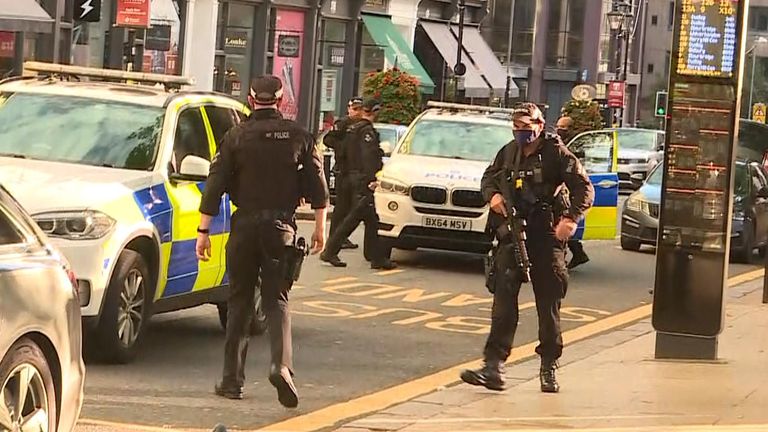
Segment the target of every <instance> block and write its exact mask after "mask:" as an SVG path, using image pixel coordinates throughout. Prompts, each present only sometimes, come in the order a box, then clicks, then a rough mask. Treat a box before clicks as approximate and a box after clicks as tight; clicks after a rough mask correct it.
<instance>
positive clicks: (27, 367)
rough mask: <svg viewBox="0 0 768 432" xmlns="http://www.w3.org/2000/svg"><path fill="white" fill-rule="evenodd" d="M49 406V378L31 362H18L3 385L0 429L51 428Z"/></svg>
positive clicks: (41, 431)
mask: <svg viewBox="0 0 768 432" xmlns="http://www.w3.org/2000/svg"><path fill="white" fill-rule="evenodd" d="M49 421H50V418H49V407H48V392H47V391H46V389H45V381H43V377H42V375H40V371H38V370H37V368H36V367H35V366H33V365H31V364H29V363H22V364H20V365H18V366H16V368H15V369H13V371H11V374H10V375H9V376H8V379H6V380H5V382H4V383H3V387H2V397H0V432H48V425H49V424H50V423H49Z"/></svg>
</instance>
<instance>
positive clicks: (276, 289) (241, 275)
mask: <svg viewBox="0 0 768 432" xmlns="http://www.w3.org/2000/svg"><path fill="white" fill-rule="evenodd" d="M282 93H283V86H282V83H281V81H280V79H279V78H277V77H274V76H263V77H259V78H256V79H254V80H253V83H252V85H251V89H250V95H249V97H248V101H249V103H250V104H251V106H252V108H253V113H252V114H251V116H250V118H249V119H248V121H246V122H244V123H241V124H240V125H238V126H237V127H234V128H232V129H231V130H230V131H229V132H228V133H227V134H226V135H225V136H224V138H223V139H222V141H221V143H220V145H219V151H218V153H217V154H216V156H215V157H214V160H213V163H212V164H211V168H210V175H209V176H208V181H207V182H206V185H205V190H204V192H203V197H202V201H201V203H200V213H201V214H202V215H201V221H200V227H199V228H198V232H199V235H198V237H197V246H196V252H197V256H198V258H199V259H200V260H203V261H207V260H208V259H209V258H210V255H211V241H210V239H209V237H208V235H209V229H210V227H211V221H212V219H213V217H215V216H216V215H217V214H218V213H219V206H220V201H221V196H222V194H223V193H225V192H227V193H229V196H230V198H231V200H232V202H233V203H234V204H235V205H236V206H237V211H236V212H235V213H234V214H233V215H232V222H231V223H232V229H231V234H230V237H229V241H228V242H227V249H226V254H227V272H228V274H229V288H230V293H229V299H228V301H227V305H228V316H227V330H226V339H225V342H224V372H223V379H222V381H221V382H220V383H218V384H217V385H216V387H215V392H216V394H217V395H219V396H222V397H226V398H230V399H241V398H242V397H243V385H244V383H245V358H246V354H247V352H248V337H249V323H250V322H251V319H252V316H253V313H254V289H255V288H256V287H257V286H258V287H259V289H260V290H261V298H262V307H263V309H264V312H265V314H266V316H267V328H268V330H269V338H270V349H271V352H272V358H271V368H270V373H269V382H270V383H271V384H272V385H273V386H275V387H276V389H277V396H278V400H279V401H280V403H281V404H282V405H284V406H286V407H296V406H297V405H298V393H297V391H296V387H295V385H294V383H293V365H292V347H291V318H290V315H289V312H288V292H289V291H290V289H291V287H292V284H293V281H295V280H296V278H297V277H298V271H299V270H300V267H301V261H302V260H303V257H304V255H305V254H306V253H305V252H306V245H305V244H304V239H303V238H302V239H298V240H297V239H296V221H295V211H296V207H297V204H298V203H299V200H300V199H301V198H303V197H306V198H308V199H309V200H310V202H311V203H312V208H313V209H314V211H315V229H314V233H313V234H312V249H313V253H317V252H319V251H321V250H322V249H323V246H324V243H325V219H326V206H327V202H328V187H327V185H326V181H325V175H324V173H323V161H322V159H321V158H320V156H319V154H318V152H317V149H316V148H315V145H314V139H313V137H312V135H311V134H309V133H308V132H307V131H306V130H304V129H303V128H302V127H301V126H299V125H298V124H297V123H295V122H293V121H291V120H286V119H283V118H282V116H281V114H280V112H279V111H278V110H277V107H278V105H279V103H280V100H281V97H282Z"/></svg>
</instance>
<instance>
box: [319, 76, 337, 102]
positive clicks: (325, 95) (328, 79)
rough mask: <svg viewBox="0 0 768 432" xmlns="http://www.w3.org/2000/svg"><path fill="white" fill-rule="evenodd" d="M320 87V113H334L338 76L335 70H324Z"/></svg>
mask: <svg viewBox="0 0 768 432" xmlns="http://www.w3.org/2000/svg"><path fill="white" fill-rule="evenodd" d="M321 83H322V87H321V89H320V95H321V96H320V111H323V112H333V111H336V89H337V86H338V74H337V72H336V71H335V70H333V69H331V70H324V71H323V80H322V82H321Z"/></svg>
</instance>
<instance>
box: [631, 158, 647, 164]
mask: <svg viewBox="0 0 768 432" xmlns="http://www.w3.org/2000/svg"><path fill="white" fill-rule="evenodd" d="M628 162H629V163H630V164H647V163H648V158H647V157H645V158H636V159H629V160H628Z"/></svg>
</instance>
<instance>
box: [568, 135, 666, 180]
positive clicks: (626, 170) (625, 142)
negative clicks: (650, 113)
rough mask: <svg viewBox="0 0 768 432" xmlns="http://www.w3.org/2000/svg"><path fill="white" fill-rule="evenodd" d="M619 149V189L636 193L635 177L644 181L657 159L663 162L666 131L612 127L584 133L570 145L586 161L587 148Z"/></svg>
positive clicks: (616, 157)
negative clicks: (636, 175) (661, 152)
mask: <svg viewBox="0 0 768 432" xmlns="http://www.w3.org/2000/svg"><path fill="white" fill-rule="evenodd" d="M585 146H590V147H613V146H615V147H617V148H618V155H616V156H614V157H615V159H616V164H617V168H616V170H617V173H618V176H619V188H620V189H624V190H632V189H633V188H634V187H633V185H632V181H631V177H632V175H634V174H639V175H641V176H642V177H643V178H645V177H646V175H647V174H648V167H649V165H651V164H652V163H653V162H652V161H654V160H657V159H659V160H660V153H659V152H660V150H662V149H663V148H664V132H663V131H660V130H655V129H635V128H612V129H600V130H594V131H588V132H583V133H580V134H579V135H577V136H575V137H574V138H573V139H572V140H571V141H570V142H569V143H568V148H569V149H570V150H571V151H572V152H573V153H574V154H575V155H576V156H577V157H579V158H581V159H583V158H584V147H585Z"/></svg>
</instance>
